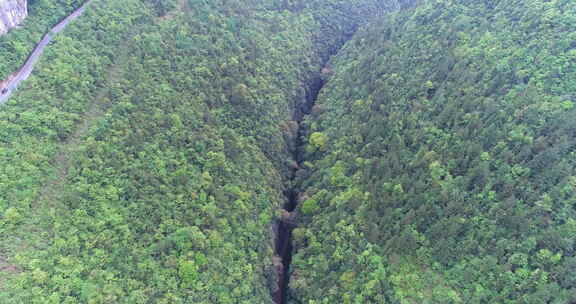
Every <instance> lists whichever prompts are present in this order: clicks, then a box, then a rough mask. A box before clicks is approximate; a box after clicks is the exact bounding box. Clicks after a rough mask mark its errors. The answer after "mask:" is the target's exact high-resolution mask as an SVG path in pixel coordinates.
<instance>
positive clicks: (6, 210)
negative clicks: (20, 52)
mask: <svg viewBox="0 0 576 304" xmlns="http://www.w3.org/2000/svg"><path fill="white" fill-rule="evenodd" d="M349 5H354V3H352V4H351V3H350V2H346V1H334V2H333V3H332V4H331V5H329V6H326V7H325V8H323V9H319V7H318V4H317V3H315V2H302V5H300V4H298V3H296V4H293V5H292V4H283V3H281V2H280V1H277V2H276V1H243V2H233V3H230V2H229V1H198V0H194V1H193V0H190V1H148V2H143V1H137V0H128V1H123V2H122V3H119V2H118V1H111V0H94V2H93V3H92V5H91V9H90V10H88V11H86V13H85V15H83V16H82V18H81V19H79V20H78V22H75V23H74V24H72V25H71V26H70V28H67V29H66V30H65V31H64V32H63V33H62V34H61V35H59V36H58V38H57V39H56V41H55V44H54V45H52V46H50V47H49V48H48V49H47V51H46V56H45V57H43V59H41V61H40V63H39V66H38V69H37V70H36V71H35V72H34V74H33V76H32V77H31V78H30V79H29V80H28V81H26V82H24V83H23V85H22V87H21V88H20V89H19V90H18V91H17V92H16V94H14V95H13V97H11V99H10V100H9V101H8V103H7V104H6V105H5V106H4V107H2V108H0V116H1V117H2V119H1V121H2V125H1V126H0V131H1V132H2V140H3V142H2V149H1V150H0V153H1V154H0V161H1V163H2V166H1V167H0V179H1V180H2V181H3V183H0V211H1V212H2V213H1V214H2V217H1V218H0V229H1V230H0V232H1V233H2V235H3V236H6V237H5V238H3V239H2V240H1V241H0V245H1V246H0V255H1V256H0V271H2V272H3V273H2V275H3V277H8V280H6V281H3V282H0V284H1V286H0V290H1V291H0V302H2V303H18V304H19V303H272V301H273V297H272V295H273V294H276V292H277V290H278V278H277V275H276V273H275V271H274V270H275V269H274V268H275V267H274V266H273V256H274V252H273V247H274V246H273V245H274V237H275V236H274V234H273V224H274V223H275V222H276V217H277V213H279V211H280V207H281V205H283V203H284V201H285V200H287V198H286V196H285V192H286V190H287V189H288V188H290V187H291V185H290V177H291V175H292V171H293V170H292V169H291V168H290V165H291V164H292V163H293V162H294V160H293V159H292V158H293V145H292V141H293V140H294V137H295V134H296V133H297V131H296V130H297V128H298V126H297V124H295V123H294V122H292V121H291V120H292V117H293V116H294V115H296V114H295V113H297V112H298V110H297V108H298V107H299V105H300V104H301V103H302V102H303V101H304V100H305V98H306V95H307V90H308V82H309V81H310V80H311V79H313V78H314V77H315V75H317V74H318V73H319V70H320V69H321V67H322V62H323V58H327V54H328V53H330V52H331V48H333V47H335V46H337V45H338V44H341V43H342V42H343V40H344V38H343V37H345V36H349V35H350V34H351V33H352V32H353V31H354V30H355V25H354V23H355V22H356V20H358V16H356V15H355V14H352V15H350V11H351V10H350V7H349ZM344 11H346V12H349V13H348V14H344V13H342V12H344ZM327 16H334V17H333V18H328V17H327ZM8 181H9V182H8Z"/></svg>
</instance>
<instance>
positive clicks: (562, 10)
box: [290, 0, 576, 304]
mask: <svg viewBox="0 0 576 304" xmlns="http://www.w3.org/2000/svg"><path fill="white" fill-rule="evenodd" d="M575 22H576V3H575V2H573V1H567V0H566V1H541V0H531V1H464V0H461V1H440V0H434V1H424V3H421V4H420V5H419V6H418V7H417V8H416V9H414V10H409V11H406V12H401V13H398V14H395V15H393V16H390V17H389V18H381V19H379V21H377V22H374V23H372V24H371V25H370V26H368V27H365V28H364V29H363V30H361V31H360V32H358V33H357V34H356V35H355V36H354V38H353V39H352V41H350V42H349V43H348V44H347V45H346V46H345V48H344V49H343V51H342V52H341V53H340V54H339V55H338V56H337V57H336V58H334V59H333V60H332V61H331V63H330V65H331V67H332V69H333V71H334V72H333V75H330V76H329V77H328V81H327V84H326V86H325V87H324V88H323V90H322V91H321V93H320V97H319V100H318V102H317V104H316V106H315V107H314V109H313V113H312V115H311V117H309V118H308V119H307V120H306V122H307V125H308V126H309V128H310V130H309V132H308V146H307V154H306V157H305V159H307V160H308V162H307V163H306V168H305V170H302V172H301V173H300V174H299V175H300V188H301V190H302V191H303V194H302V195H301V200H302V201H303V202H302V203H301V204H300V208H299V210H300V214H301V220H300V223H299V228H298V229H296V230H295V231H294V242H295V247H296V248H295V252H296V253H295V254H296V255H295V257H294V259H293V264H292V272H291V282H290V287H291V293H292V294H291V297H292V299H293V300H292V302H291V303H534V304H536V303H574V301H576V280H575V278H576V277H575V276H574V273H575V270H576V257H575V249H576V248H575V240H576V238H575V237H576V220H575V216H576V210H575V208H576V196H575V193H576V192H575V190H576V189H575V187H576V174H575V173H576V170H575V169H576V168H575V165H576V155H575V152H574V151H575V148H576V141H575V140H574V132H575V131H576V120H574V117H576V110H575V108H574V103H575V102H576V96H575V95H574V92H576V50H575V47H576V45H575V43H574V41H576V32H575V31H574V24H575Z"/></svg>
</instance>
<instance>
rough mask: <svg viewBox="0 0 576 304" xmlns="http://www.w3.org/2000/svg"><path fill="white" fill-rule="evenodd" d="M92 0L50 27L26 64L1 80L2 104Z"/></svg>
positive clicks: (87, 0) (0, 103) (0, 101)
mask: <svg viewBox="0 0 576 304" xmlns="http://www.w3.org/2000/svg"><path fill="white" fill-rule="evenodd" d="M90 2H92V0H86V1H85V2H84V3H83V4H82V5H81V6H80V7H78V8H77V9H76V10H74V11H73V12H72V13H71V14H70V15H68V16H66V17H64V19H62V20H61V21H60V22H58V23H57V24H56V25H55V26H54V27H52V29H50V31H48V33H46V34H45V35H44V37H42V40H40V42H38V44H36V46H35V47H34V50H32V53H30V55H29V56H28V58H27V59H26V61H25V62H24V64H23V65H22V66H21V67H20V68H19V69H18V70H17V71H16V72H14V73H12V74H11V75H10V76H8V77H7V78H6V79H4V80H0V105H2V104H4V103H6V101H8V98H10V95H11V94H12V92H13V91H14V90H15V89H16V88H17V87H18V85H19V84H20V83H21V82H22V81H24V80H26V79H27V78H28V77H30V74H31V73H32V70H33V69H34V66H35V65H36V63H37V62H38V59H39V58H40V56H42V53H44V50H45V49H46V46H48V44H49V43H50V42H51V41H52V39H53V38H54V37H55V36H56V34H58V33H60V32H61V31H62V30H63V29H64V28H66V26H68V24H70V22H72V21H73V20H75V19H76V18H78V17H79V16H80V15H82V13H84V10H85V9H86V6H87V5H88V4H90Z"/></svg>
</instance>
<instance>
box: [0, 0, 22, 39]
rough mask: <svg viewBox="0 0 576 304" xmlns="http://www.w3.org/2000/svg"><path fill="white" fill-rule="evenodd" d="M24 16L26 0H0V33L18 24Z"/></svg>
mask: <svg viewBox="0 0 576 304" xmlns="http://www.w3.org/2000/svg"><path fill="white" fill-rule="evenodd" d="M26 16H28V1H27V0H0V35H3V34H5V33H6V32H8V30H10V29H11V28H13V27H15V26H17V25H18V24H20V23H21V22H22V21H23V20H24V19H25V18H26Z"/></svg>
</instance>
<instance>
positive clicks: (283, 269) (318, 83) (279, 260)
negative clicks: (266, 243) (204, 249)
mask: <svg viewBox="0 0 576 304" xmlns="http://www.w3.org/2000/svg"><path fill="white" fill-rule="evenodd" d="M338 49H339V48H338ZM331 53H332V54H331V55H334V54H336V51H335V52H331ZM330 57H331V56H330ZM327 62H328V58H327V59H326V60H325V64H324V66H323V68H322V70H321V71H319V72H317V73H316V75H315V76H314V77H313V78H312V80H311V81H309V83H308V86H307V88H306V98H305V99H304V101H303V102H302V103H300V104H298V105H296V108H295V110H294V114H293V117H292V120H293V121H294V122H296V124H297V125H298V132H297V136H295V138H294V139H293V140H294V141H295V143H294V146H293V149H292V160H293V161H294V162H295V163H296V165H295V166H294V167H293V168H292V169H291V173H290V178H289V185H290V187H289V188H288V189H287V190H286V191H285V193H284V195H285V196H286V203H285V204H284V206H283V210H282V216H281V218H280V219H278V222H277V224H276V233H277V235H276V244H275V245H276V248H275V261H274V267H275V268H276V274H277V277H278V282H277V286H278V289H277V290H276V291H275V292H274V294H273V297H274V302H275V303H276V304H285V303H287V300H288V284H289V281H290V265H291V263H292V250H293V247H292V230H294V228H296V222H295V217H296V211H295V210H296V208H297V207H298V202H299V196H300V189H298V187H297V185H296V177H297V173H298V170H299V169H300V168H301V166H302V163H303V162H304V160H305V159H304V146H305V144H306V139H305V137H306V130H305V128H304V126H303V124H302V121H303V120H304V118H305V117H306V116H307V115H309V114H310V113H311V112H312V108H313V107H314V105H315V103H316V100H317V98H318V95H319V94H320V91H321V90H322V88H323V87H324V84H325V80H324V79H323V77H322V76H323V75H322V74H323V72H322V71H323V70H325V69H326V63H327Z"/></svg>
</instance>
